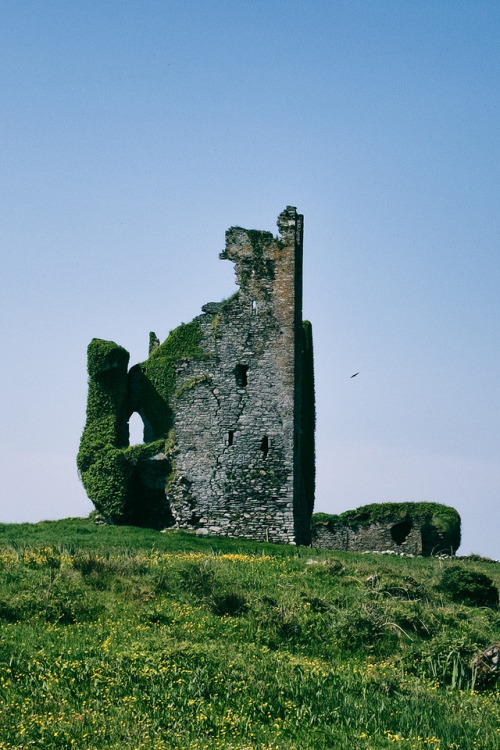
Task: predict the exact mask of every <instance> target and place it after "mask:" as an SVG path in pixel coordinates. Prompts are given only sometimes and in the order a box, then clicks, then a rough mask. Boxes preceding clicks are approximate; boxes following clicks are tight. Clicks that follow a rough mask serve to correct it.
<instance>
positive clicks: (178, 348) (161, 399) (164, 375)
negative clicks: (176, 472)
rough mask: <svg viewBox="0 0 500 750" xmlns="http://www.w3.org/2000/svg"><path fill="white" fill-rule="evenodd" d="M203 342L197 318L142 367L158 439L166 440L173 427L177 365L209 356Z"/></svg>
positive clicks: (145, 398) (178, 330) (146, 398)
mask: <svg viewBox="0 0 500 750" xmlns="http://www.w3.org/2000/svg"><path fill="white" fill-rule="evenodd" d="M202 338H203V333H202V330H201V326H200V322H199V320H198V319H197V318H195V319H194V320H192V321H191V322H190V323H182V324H181V325H180V326H179V327H178V328H174V330H173V331H171V332H170V334H169V335H168V338H167V339H166V340H165V341H164V342H163V344H161V345H160V346H158V347H157V348H156V349H154V350H153V352H152V353H151V355H150V356H149V358H148V359H147V360H146V361H145V362H143V363H142V365H140V367H141V370H142V372H143V378H142V382H141V388H142V403H143V408H144V412H145V415H146V417H147V419H148V422H149V423H150V425H151V428H152V430H153V433H154V436H155V437H156V438H159V437H166V436H167V434H168V431H169V430H170V428H171V427H172V423H173V413H172V409H171V406H170V400H171V398H172V396H173V395H174V391H175V368H176V363H177V362H178V361H179V360H182V359H188V358H190V359H203V358H205V357H206V356H207V354H206V353H205V352H204V351H203V349H202V347H201V341H202Z"/></svg>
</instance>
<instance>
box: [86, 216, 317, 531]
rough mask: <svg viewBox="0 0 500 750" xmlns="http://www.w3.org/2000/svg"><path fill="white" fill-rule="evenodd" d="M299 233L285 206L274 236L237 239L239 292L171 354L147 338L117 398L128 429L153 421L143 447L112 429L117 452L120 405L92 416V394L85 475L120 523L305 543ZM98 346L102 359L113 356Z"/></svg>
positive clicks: (310, 465)
mask: <svg viewBox="0 0 500 750" xmlns="http://www.w3.org/2000/svg"><path fill="white" fill-rule="evenodd" d="M302 226H303V217H302V216H300V215H299V214H297V211H296V209H295V208H293V207H290V206H288V207H287V208H286V209H285V211H283V212H282V214H281V215H280V216H279V218H278V229H279V235H278V236H277V237H274V236H273V235H272V234H271V232H260V231H256V230H246V229H242V228H241V227H232V228H231V229H229V230H228V231H227V232H226V246H225V250H224V252H223V253H221V258H223V259H229V260H231V261H232V262H233V263H234V264H235V271H236V280H237V283H238V286H239V291H238V292H237V293H236V294H234V295H233V296H232V297H231V298H230V299H228V300H226V301H224V302H222V303H215V302H209V303H207V304H205V305H204V306H203V308H202V314H201V315H199V316H198V317H196V318H195V319H194V320H193V321H191V323H188V324H183V325H181V326H179V327H178V328H176V329H174V330H173V331H172V332H171V333H170V335H169V337H168V338H167V340H166V341H165V342H164V343H163V344H161V345H160V344H159V341H158V339H157V338H156V335H155V334H154V333H151V334H150V350H149V357H148V359H147V360H146V361H145V362H142V363H141V364H139V365H135V366H134V367H132V368H131V370H130V371H129V373H128V376H127V375H126V372H125V370H124V372H123V373H122V375H123V377H122V380H123V383H125V379H126V381H127V385H126V389H127V392H126V394H125V393H122V394H121V396H120V398H121V401H120V403H121V404H122V406H121V412H120V414H121V416H120V419H121V420H122V421H123V420H128V419H129V418H130V416H131V414H132V413H133V412H137V413H139V414H140V416H141V418H142V420H143V422H144V440H145V444H144V446H141V448H140V450H138V448H139V447H138V446H133V447H129V446H128V441H127V440H126V439H125V438H123V436H122V437H121V438H120V440H118V438H117V437H116V436H115V434H114V433H112V434H111V432H110V435H111V442H110V438H109V435H108V434H107V433H104V432H103V428H102V425H103V424H104V422H103V416H104V415H105V414H107V417H106V419H107V418H108V417H109V420H110V424H114V423H115V421H116V419H117V415H116V414H114V411H113V410H114V408H115V407H114V405H113V404H114V401H113V400H109V399H108V401H106V402H105V403H104V402H103V404H100V406H99V409H97V411H96V409H95V408H94V406H93V405H92V404H93V401H92V399H93V398H94V397H93V396H92V393H93V392H92V391H91V390H89V407H88V412H87V414H88V416H87V424H86V427H85V430H84V436H83V437H82V443H81V446H80V453H79V458H78V466H79V470H80V474H81V477H82V481H83V482H84V485H85V487H86V489H87V491H88V493H89V497H91V499H92V500H93V501H94V502H95V504H96V507H98V509H99V510H100V511H101V512H102V513H103V515H106V516H107V517H108V518H109V519H110V520H111V521H113V522H117V523H135V524H139V525H140V524H143V525H149V526H155V527H158V528H161V527H162V526H163V525H169V524H173V523H175V524H177V525H178V526H179V527H181V528H191V529H196V530H197V531H198V532H199V533H212V534H224V535H227V536H232V537H245V538H248V539H255V540H269V541H272V542H288V543H291V542H297V543H300V544H308V543H309V541H310V529H309V519H310V514H311V512H312V505H313V499H314V497H313V496H314V378H313V371H312V337H311V327H310V324H307V325H306V327H305V328H304V327H303V322H302V234H303V229H302ZM96 341H97V343H96V344H94V348H95V347H97V348H98V349H99V351H100V348H103V350H105V351H107V349H108V348H109V347H111V350H113V351H114V350H115V349H117V347H116V345H115V344H113V343H112V342H101V341H98V340H96ZM91 347H92V345H91ZM91 347H89V351H90V349H91ZM118 348H119V349H121V348H120V347H118ZM92 351H93V350H92ZM123 351H124V350H123ZM125 354H127V353H126V352H125ZM127 357H128V355H127ZM303 370H305V373H306V374H305V377H303ZM89 374H90V375H91V372H90V370H89ZM96 377H99V378H101V375H100V374H99V375H96ZM94 380H95V378H94ZM120 382H122V381H120ZM96 383H97V381H96ZM123 383H122V385H123ZM304 384H305V385H304ZM94 385H95V384H94ZM96 387H97V386H96ZM304 387H305V388H306V391H307V394H306V398H305V399H304V398H303V391H304ZM94 400H95V399H94ZM115 400H116V399H115ZM117 403H118V402H117ZM305 410H307V414H305V413H304V412H305ZM122 412H123V414H122ZM124 424H125V427H126V426H127V423H126V421H125V423H124ZM108 432H109V430H108ZM304 441H306V449H305V450H304V451H303V450H302V445H303V442H304ZM106 446H107V447H106ZM109 449H111V450H112V458H113V461H114V464H113V466H114V467H115V470H116V472H118V474H119V475H120V476H119V480H120V492H121V494H120V502H119V503H118V502H115V504H114V505H113V506H112V505H111V501H110V500H109V499H108V498H109V493H108V492H107V487H108V485H109V482H107V480H106V471H105V469H104V468H101V466H104V464H103V463H102V457H103V455H104V452H105V451H106V450H108V452H109ZM304 476H305V477H306V480H305V481H304ZM97 486H98V489H99V491H98V492H97V490H96V489H95V488H96V487H97ZM306 490H307V497H306Z"/></svg>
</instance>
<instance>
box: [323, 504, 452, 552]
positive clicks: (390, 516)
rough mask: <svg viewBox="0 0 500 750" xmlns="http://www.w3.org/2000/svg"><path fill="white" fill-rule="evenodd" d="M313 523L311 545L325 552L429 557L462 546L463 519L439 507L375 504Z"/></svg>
mask: <svg viewBox="0 0 500 750" xmlns="http://www.w3.org/2000/svg"><path fill="white" fill-rule="evenodd" d="M312 520H313V523H312V528H311V544H312V546H313V547H320V548H322V549H332V550H346V551H350V552H370V551H376V552H384V551H392V552H397V553H399V554H401V553H405V554H412V555H423V556H428V555H435V554H443V553H444V554H448V555H453V554H455V552H456V550H457V549H458V547H459V546H460V525H461V524H460V516H459V514H458V513H457V511H456V510H455V509H454V508H450V507H449V506H446V505H441V504H440V503H425V502H421V503H372V504H371V505H365V506H362V507H361V508H357V509H356V510H350V511H346V512H345V513H342V514H341V515H340V516H333V515H328V514H326V513H317V514H316V515H315V516H313V519H312Z"/></svg>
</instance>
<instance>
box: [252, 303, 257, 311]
mask: <svg viewBox="0 0 500 750" xmlns="http://www.w3.org/2000/svg"><path fill="white" fill-rule="evenodd" d="M252 313H253V315H256V314H257V302H256V301H255V300H252Z"/></svg>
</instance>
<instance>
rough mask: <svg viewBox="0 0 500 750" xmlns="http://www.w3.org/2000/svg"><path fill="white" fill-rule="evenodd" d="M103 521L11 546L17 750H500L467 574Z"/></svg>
mask: <svg viewBox="0 0 500 750" xmlns="http://www.w3.org/2000/svg"><path fill="white" fill-rule="evenodd" d="M457 565H462V566H463V567H464V570H467V571H471V570H472V571H476V572H480V573H483V574H485V575H487V576H488V577H489V578H491V579H492V580H493V582H494V584H495V585H496V586H497V587H498V586H499V585H500V566H499V565H495V564H488V563H486V562H481V561H475V560H469V561H460V562H456V561H447V560H445V561H443V560H435V559H425V560H423V559H417V558H415V559H408V558H397V559H395V558H388V557H381V556H375V555H356V554H353V553H332V552H320V551H318V550H310V549H304V548H295V547H288V546H274V545H265V544H255V543H251V542H240V541H230V540H224V539H219V540H217V539H208V540H207V539H199V538H197V537H195V536H193V535H189V534H183V533H181V532H177V531H171V532H168V533H166V534H160V533H158V532H151V531H147V530H144V529H133V528H118V527H95V526H93V525H92V524H91V523H90V522H88V521H83V520H67V521H64V522H55V523H52V524H50V523H45V524H36V525H31V526H30V525H19V526H14V525H13V526H3V527H0V750H7V748H8V749H9V750H13V749H14V748H16V750H25V749H26V750H27V749H28V748H32V747H41V748H44V749H45V748H46V749H47V750H51V749H52V748H78V749H80V748H81V749H85V750H104V749H105V748H106V750H110V749H111V750H113V749H115V750H118V749H120V750H122V748H137V749H139V748H144V749H146V748H148V750H149V748H152V749H153V750H173V749H174V748H176V749H181V748H182V749H184V748H193V750H194V749H195V748H196V749H197V750H200V749H201V748H206V749H207V750H215V749H216V748H221V749H222V748H228V749H236V748H238V749H239V750H244V749H246V750H250V749H252V750H253V749H254V748H255V749H257V748H258V749H260V750H271V749H272V750H312V749H313V748H314V749H316V748H318V749H319V748H335V749H336V748H340V749H342V748H349V749H351V748H354V749H355V750H356V749H357V748H360V749H366V750H378V749H379V748H389V747H394V746H396V747H401V748H415V749H423V748H440V749H441V750H448V749H449V750H469V749H470V750H472V749H473V748H485V749H486V748H487V749H488V750H490V749H493V748H496V747H498V746H499V744H500V731H499V729H500V727H499V719H500V710H499V704H498V678H497V677H496V676H495V675H494V674H492V675H489V676H488V675H486V676H485V675H480V676H478V674H477V673H476V672H475V670H474V669H473V668H472V666H471V661H472V658H473V657H474V656H475V655H477V654H478V653H481V651H483V650H484V649H486V648H487V647H488V646H489V645H491V643H493V642H495V641H498V640H499V635H500V627H499V626H500V614H499V612H498V609H495V608H488V607H472V606H468V605H466V604H462V603H459V602H454V601H452V598H451V596H448V595H447V593H446V591H444V590H443V587H442V580H443V575H444V574H445V573H446V570H447V569H449V568H450V567H451V566H457Z"/></svg>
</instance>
